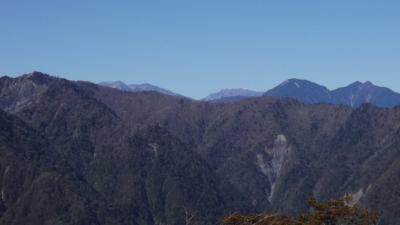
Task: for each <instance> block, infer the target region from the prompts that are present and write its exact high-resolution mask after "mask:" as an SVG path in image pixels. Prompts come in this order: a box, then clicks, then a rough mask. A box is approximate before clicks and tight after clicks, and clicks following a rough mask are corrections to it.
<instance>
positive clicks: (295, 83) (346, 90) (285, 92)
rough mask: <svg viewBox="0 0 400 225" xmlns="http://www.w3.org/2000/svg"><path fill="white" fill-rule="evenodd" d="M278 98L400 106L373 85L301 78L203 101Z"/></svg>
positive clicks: (387, 92)
mask: <svg viewBox="0 0 400 225" xmlns="http://www.w3.org/2000/svg"><path fill="white" fill-rule="evenodd" d="M100 85H102V86H108V87H112V88H117V89H119V90H123V91H132V92H140V91H156V92H159V93H162V94H167V95H177V94H175V93H173V92H171V91H168V90H165V89H162V88H159V87H157V86H153V85H150V84H142V85H126V84H124V83H123V82H121V81H117V82H102V83H100ZM263 95H264V96H276V97H288V98H294V99H297V100H299V101H301V102H304V103H308V104H317V103H328V104H336V105H347V106H351V107H353V108H356V107H359V106H360V105H362V104H364V103H371V104H374V105H376V106H379V107H393V106H396V105H400V94H399V93H396V92H394V91H392V90H390V89H389V88H386V87H379V86H376V85H374V84H372V83H371V82H369V81H367V82H365V83H361V82H358V81H357V82H354V83H352V84H350V85H348V86H346V87H341V88H337V89H335V90H329V89H328V88H326V87H324V86H322V85H319V84H316V83H313V82H310V81H307V80H301V79H289V80H287V81H285V82H283V83H281V84H280V85H278V86H276V87H274V88H272V89H270V90H268V91H266V92H257V91H252V90H248V89H241V88H238V89H223V90H221V91H219V92H216V93H212V94H210V95H208V96H207V97H205V98H203V99H202V101H207V102H214V103H223V102H235V101H239V100H243V99H249V98H257V97H260V96H263Z"/></svg>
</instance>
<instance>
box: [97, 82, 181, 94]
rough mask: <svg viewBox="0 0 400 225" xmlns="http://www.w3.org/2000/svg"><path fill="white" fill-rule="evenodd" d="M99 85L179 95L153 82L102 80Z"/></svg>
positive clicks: (133, 90)
mask: <svg viewBox="0 0 400 225" xmlns="http://www.w3.org/2000/svg"><path fill="white" fill-rule="evenodd" d="M99 85H101V86H105V87H111V88H116V89H119V90H122V91H131V92H145V91H155V92H159V93H161V94H165V95H172V96H178V94H176V93H173V92H172V91H169V90H166V89H163V88H160V87H157V86H155V85H152V84H148V83H144V84H125V83H124V82H122V81H111V82H100V83H99Z"/></svg>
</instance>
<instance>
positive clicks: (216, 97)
mask: <svg viewBox="0 0 400 225" xmlns="http://www.w3.org/2000/svg"><path fill="white" fill-rule="evenodd" d="M261 95H262V93H261V92H257V91H252V90H249V89H244V88H233V89H222V90H220V91H218V92H215V93H212V94H210V95H208V96H207V97H205V98H203V100H204V101H211V102H215V101H221V102H224V101H225V100H227V101H232V99H233V98H234V99H244V98H252V97H259V96H261Z"/></svg>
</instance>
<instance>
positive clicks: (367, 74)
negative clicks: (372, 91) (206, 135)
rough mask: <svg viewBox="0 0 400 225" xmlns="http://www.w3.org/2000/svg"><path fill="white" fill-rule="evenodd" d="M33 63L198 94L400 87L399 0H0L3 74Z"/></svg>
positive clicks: (64, 73) (64, 72) (74, 74)
mask: <svg viewBox="0 0 400 225" xmlns="http://www.w3.org/2000/svg"><path fill="white" fill-rule="evenodd" d="M33 70H38V71H42V72H46V73H49V74H53V75H59V76H61V77H65V78H67V79H72V80H89V81H93V82H99V81H109V80H121V81H124V82H126V83H143V82H148V83H152V84H155V85H158V86H161V87H164V88H167V89H170V90H172V91H175V92H178V93H181V94H183V95H187V96H191V97H195V98H201V97H204V96H205V95H207V94H208V93H210V92H215V91H218V90H219V89H222V88H237V87H242V88H249V89H253V90H258V91H264V90H267V89H269V88H271V87H273V86H275V85H277V84H279V83H280V82H282V81H284V80H286V79H288V78H294V77H296V78H302V79H308V80H311V81H314V82H317V83H320V84H323V85H325V86H327V87H328V88H336V87H339V86H344V85H347V84H349V83H350V82H353V81H356V80H360V81H367V80H370V81H372V82H374V83H375V84H377V85H381V86H388V87H390V88H392V89H394V90H396V91H400V1H398V0H393V1H385V0H376V1H372V0H334V1H328V0H316V1H308V0H292V1H286V0H276V1H273V0H181V1H176V0H159V1H156V0H143V1H136V0H126V1H122V0H121V1H119V0H114V1H111V0H108V1H102V0H68V1H66V0H0V75H9V76H17V75H20V74H23V73H28V72H31V71H33Z"/></svg>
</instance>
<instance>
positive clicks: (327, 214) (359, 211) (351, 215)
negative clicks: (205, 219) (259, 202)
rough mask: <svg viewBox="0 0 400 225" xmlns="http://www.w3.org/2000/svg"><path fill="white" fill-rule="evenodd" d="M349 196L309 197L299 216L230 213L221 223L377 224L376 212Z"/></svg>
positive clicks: (230, 224)
mask: <svg viewBox="0 0 400 225" xmlns="http://www.w3.org/2000/svg"><path fill="white" fill-rule="evenodd" d="M351 203H352V199H351V198H350V197H345V198H344V199H339V200H330V201H328V202H324V203H322V202H318V201H317V200H315V199H310V200H309V201H308V204H309V205H310V206H311V207H312V210H311V211H310V212H309V213H306V214H303V215H301V216H299V217H292V216H285V215H271V214H259V215H232V216H229V217H226V218H225V219H224V220H223V222H222V224H223V225H377V224H378V221H379V216H378V213H376V212H372V211H369V210H368V209H366V208H363V207H360V206H357V205H353V204H351Z"/></svg>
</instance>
